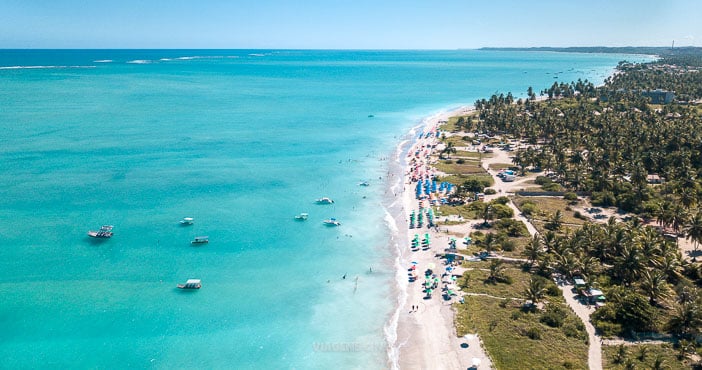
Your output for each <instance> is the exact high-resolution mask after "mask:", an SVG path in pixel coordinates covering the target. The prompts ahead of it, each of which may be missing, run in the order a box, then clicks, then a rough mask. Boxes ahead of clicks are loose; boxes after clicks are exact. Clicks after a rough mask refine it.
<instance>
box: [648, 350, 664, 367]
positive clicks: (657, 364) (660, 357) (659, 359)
mask: <svg viewBox="0 0 702 370" xmlns="http://www.w3.org/2000/svg"><path fill="white" fill-rule="evenodd" d="M666 367H667V366H666V365H665V359H664V358H663V355H661V354H660V353H659V354H657V355H656V358H655V359H654V360H653V365H652V366H651V370H663V369H665V368H666Z"/></svg>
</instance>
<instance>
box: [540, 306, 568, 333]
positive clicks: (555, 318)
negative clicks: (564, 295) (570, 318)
mask: <svg viewBox="0 0 702 370" xmlns="http://www.w3.org/2000/svg"><path fill="white" fill-rule="evenodd" d="M565 319H566V312H565V311H564V310H563V309H562V308H561V307H559V306H556V305H553V304H551V305H548V307H547V308H546V312H544V313H543V315H541V318H540V319H539V321H541V322H542V323H544V324H546V325H548V326H550V327H552V328H560V327H561V326H563V323H564V322H565Z"/></svg>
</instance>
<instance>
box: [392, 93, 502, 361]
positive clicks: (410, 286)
mask: <svg viewBox="0 0 702 370" xmlns="http://www.w3.org/2000/svg"><path fill="white" fill-rule="evenodd" d="M470 110H471V108H470V107H460V108H457V109H452V110H450V111H445V112H442V113H439V114H436V115H433V116H431V117H428V118H426V119H424V120H423V122H422V124H421V125H420V127H417V128H415V129H413V130H412V133H411V134H413V138H412V139H410V142H409V143H407V142H405V143H404V145H402V144H401V145H402V147H401V148H400V149H398V152H397V153H396V155H397V158H396V162H397V165H399V166H402V174H403V177H402V181H403V182H402V184H399V186H398V185H397V184H396V185H395V186H394V187H393V189H392V190H393V193H395V197H397V195H401V197H400V198H401V203H398V202H397V201H395V203H393V205H394V209H395V212H392V210H391V212H392V213H397V214H395V215H394V216H395V217H402V219H399V220H397V222H396V223H397V227H398V229H399V230H398V235H399V240H397V241H396V242H397V243H398V250H397V254H398V256H397V260H396V268H397V270H398V271H397V284H398V291H399V298H398V306H399V308H398V309H397V311H396V312H395V313H394V314H393V318H392V319H391V324H390V325H389V328H386V331H389V333H386V334H388V337H389V342H390V351H389V357H390V367H391V368H400V369H466V368H470V367H471V366H474V361H475V359H479V360H480V365H479V366H478V367H473V368H474V369H476V368H479V369H488V368H490V367H491V365H490V361H489V358H488V357H487V356H486V355H485V353H484V351H483V350H482V348H481V346H480V342H479V338H477V337H475V338H471V339H465V338H458V337H457V335H456V331H455V325H454V310H453V308H452V307H451V304H453V303H455V302H457V301H458V297H453V299H451V300H450V301H446V300H444V299H443V298H442V294H441V292H440V290H439V289H437V291H436V292H435V293H434V294H433V297H432V298H431V299H424V296H425V294H424V292H423V286H422V284H423V282H424V277H423V275H424V271H425V270H426V269H427V268H429V267H431V264H433V265H434V266H435V268H434V269H433V270H434V272H435V273H436V274H437V275H439V276H441V274H442V273H444V271H445V267H446V266H445V265H444V263H443V261H442V260H440V259H439V258H437V257H435V255H436V254H439V253H443V252H444V249H445V248H447V247H448V241H449V237H448V236H447V234H446V233H445V231H444V230H442V231H441V232H437V231H436V230H434V229H431V230H430V229H428V228H426V227H424V228H421V229H419V228H416V229H410V228H409V219H410V213H411V211H412V210H418V208H419V207H418V201H417V200H416V199H415V191H414V189H415V186H416V182H415V183H413V182H411V178H410V175H409V174H410V170H412V168H414V167H415V166H417V167H418V168H421V171H425V173H431V171H432V170H431V169H430V168H429V163H428V159H427V158H428V154H429V153H430V151H431V150H430V149H429V148H431V146H432V145H434V144H436V143H438V142H439V140H438V138H436V137H435V136H434V137H430V138H421V139H418V136H419V133H422V132H429V131H435V130H436V129H437V128H438V127H439V125H440V123H439V122H440V121H443V120H447V119H448V118H449V117H452V116H456V115H459V114H465V113H468V112H469V111H470ZM418 150H419V151H421V152H422V155H420V156H418V157H415V156H414V153H415V152H416V151H418ZM408 153H411V154H412V157H413V158H414V161H415V162H414V164H412V163H411V162H410V159H411V158H410V157H409V156H408ZM398 207H400V208H401V209H400V210H398ZM425 233H428V234H429V237H430V240H431V244H430V248H429V250H420V251H417V252H413V251H411V250H410V240H412V239H413V237H414V235H415V234H419V235H420V236H423V235H424V234H425ZM413 262H415V263H416V266H417V267H416V273H417V275H418V276H419V278H418V279H417V280H416V281H414V282H409V276H408V273H409V271H408V269H409V268H410V267H411V266H412V265H413ZM413 306H415V308H416V309H414V310H413V308H412V307H413ZM417 307H418V308H417ZM395 322H396V325H397V327H396V330H393V328H394V325H393V323H395ZM392 331H395V333H392ZM393 334H395V335H393Z"/></svg>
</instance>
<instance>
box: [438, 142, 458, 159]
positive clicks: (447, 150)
mask: <svg viewBox="0 0 702 370" xmlns="http://www.w3.org/2000/svg"><path fill="white" fill-rule="evenodd" d="M456 152H457V150H456V147H454V145H453V142H451V141H449V142H448V143H446V147H445V148H444V150H442V151H441V155H439V157H442V156H443V155H444V154H448V155H447V156H446V158H450V157H451V154H452V153H453V154H456Z"/></svg>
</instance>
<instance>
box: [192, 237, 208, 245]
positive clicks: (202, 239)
mask: <svg viewBox="0 0 702 370" xmlns="http://www.w3.org/2000/svg"><path fill="white" fill-rule="evenodd" d="M209 242H210V237H209V236H196V237H195V239H193V241H191V242H190V244H207V243H209Z"/></svg>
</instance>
